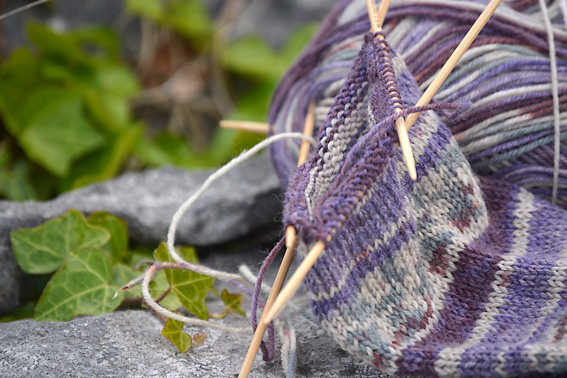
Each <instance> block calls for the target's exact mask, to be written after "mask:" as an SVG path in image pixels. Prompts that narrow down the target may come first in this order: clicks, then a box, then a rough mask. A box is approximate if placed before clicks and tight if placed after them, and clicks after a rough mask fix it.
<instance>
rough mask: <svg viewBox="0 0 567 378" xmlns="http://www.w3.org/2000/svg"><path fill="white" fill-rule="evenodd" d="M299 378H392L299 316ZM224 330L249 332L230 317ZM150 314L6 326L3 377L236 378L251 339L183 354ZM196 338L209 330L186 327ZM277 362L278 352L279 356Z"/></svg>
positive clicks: (0, 345) (0, 352)
mask: <svg viewBox="0 0 567 378" xmlns="http://www.w3.org/2000/svg"><path fill="white" fill-rule="evenodd" d="M297 318H298V319H297V320H298V324H297V332H298V340H297V348H298V363H297V369H296V373H297V375H296V377H298V378H300V377H309V378H318V377H321V378H322V377H325V378H335V377H336V378H338V377H358V378H370V377H386V376H385V375H383V374H379V373H378V372H377V370H376V369H375V368H373V367H371V366H367V365H366V364H365V363H364V362H363V361H361V360H356V359H355V358H354V357H352V356H350V355H348V354H347V353H345V352H344V351H342V350H341V349H340V348H339V347H338V345H337V344H336V343H335V342H333V341H332V340H331V339H330V338H329V337H328V336H327V335H326V334H325V333H323V331H322V330H321V329H320V328H318V326H316V325H314V324H313V323H311V322H309V321H307V320H305V318H303V321H301V318H300V317H297ZM223 321H224V322H225V324H233V325H235V326H244V325H246V321H245V320H244V319H243V318H237V317H235V316H231V317H228V318H226V319H225V320H223ZM162 325H163V324H162V323H161V321H160V320H159V319H158V318H157V317H155V316H154V315H152V314H151V313H150V312H149V311H142V310H128V311H120V312H115V313H112V314H106V315H101V316H96V317H83V318H77V319H75V320H73V321H71V322H66V323H40V322H34V321H32V320H23V321H18V322H13V323H7V324H0V330H1V332H0V376H2V377H6V376H9V377H29V378H31V377H59V378H62V377H78V376H81V377H192V378H209V377H219V378H222V377H231V378H232V377H236V376H237V375H238V372H239V370H240V366H241V364H242V361H243V359H244V355H245V354H246V350H247V349H248V345H249V343H250V340H251V335H250V334H228V333H222V332H220V331H214V330H211V331H208V336H207V339H206V341H205V345H204V346H202V347H193V348H191V349H189V350H188V351H187V352H185V353H184V354H181V353H179V351H178V350H177V349H176V348H175V347H174V346H173V345H172V344H171V343H169V341H167V340H166V339H165V338H164V337H162V336H161V335H160V331H161V328H162ZM185 330H186V331H188V332H189V333H195V332H199V333H201V332H203V330H202V329H197V328H192V327H185ZM276 356H277V353H276ZM283 376H284V373H283V369H282V365H281V362H280V360H279V357H276V358H275V360H274V361H273V362H269V363H265V362H263V361H262V359H261V357H260V356H257V358H256V361H255V363H254V365H253V369H252V372H251V374H250V378H280V377H283Z"/></svg>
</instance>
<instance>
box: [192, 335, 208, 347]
mask: <svg viewBox="0 0 567 378" xmlns="http://www.w3.org/2000/svg"><path fill="white" fill-rule="evenodd" d="M206 339H207V334H206V333H196V334H194V335H193V343H192V344H193V345H195V346H203V345H205V340H206Z"/></svg>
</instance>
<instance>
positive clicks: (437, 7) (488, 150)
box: [269, 0, 567, 208]
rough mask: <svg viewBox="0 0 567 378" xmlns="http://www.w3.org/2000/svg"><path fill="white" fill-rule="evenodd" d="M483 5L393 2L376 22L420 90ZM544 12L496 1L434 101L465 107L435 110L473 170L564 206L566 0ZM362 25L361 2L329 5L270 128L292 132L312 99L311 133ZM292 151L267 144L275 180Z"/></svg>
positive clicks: (278, 98)
mask: <svg viewBox="0 0 567 378" xmlns="http://www.w3.org/2000/svg"><path fill="white" fill-rule="evenodd" d="M483 7H484V3H480V2H478V1H429V0H424V1H420V2H411V1H404V0H399V1H394V2H393V4H392V6H391V9H390V10H389V12H388V15H387V17H386V23H385V24H384V33H385V36H386V40H387V41H388V42H389V43H390V45H391V46H392V47H393V48H394V49H396V51H397V52H398V53H399V54H400V56H401V58H402V59H403V60H404V62H405V63H406V64H407V66H408V69H409V71H410V72H411V73H412V75H413V76H414V77H415V79H416V81H417V82H418V84H419V88H420V90H422V91H423V90H425V88H427V86H428V85H429V83H430V82H431V80H432V79H433V76H434V75H435V74H436V72H437V70H438V69H439V68H440V67H441V65H443V63H445V61H446V60H447V59H448V57H449V55H450V54H451V53H452V51H453V50H454V49H455V46H456V45H457V44H458V43H459V42H460V41H461V39H462V38H463V36H464V34H465V33H466V31H467V30H468V28H469V26H470V25H471V24H472V23H473V22H474V21H475V19H476V18H477V17H478V15H479V13H480V12H481V11H482V9H483ZM545 9H546V7H545V4H543V6H542V5H541V4H540V3H539V2H538V1H537V0H531V1H507V2H505V3H504V4H502V5H501V6H500V7H499V9H498V11H497V12H496V14H495V15H494V16H493V17H492V19H491V21H490V22H489V23H488V24H487V25H486V27H485V28H484V29H483V31H482V33H481V34H480V35H479V36H478V38H477V39H476V40H475V42H474V43H473V45H472V46H471V48H470V49H469V50H468V51H467V53H466V54H465V55H464V57H463V59H461V62H460V63H459V65H458V66H457V68H456V69H455V71H454V72H453V73H452V74H451V75H450V76H449V78H448V80H447V81H446V82H445V84H444V85H443V87H442V88H441V90H440V91H439V92H438V93H437V94H436V96H435V100H436V101H438V102H460V103H464V102H470V103H471V106H470V108H469V109H467V110H464V111H461V112H459V113H458V118H450V117H448V116H447V115H446V114H443V113H440V114H439V115H440V116H441V119H442V120H443V121H444V122H445V124H446V125H447V126H448V127H449V129H450V130H451V132H452V133H453V136H454V137H455V139H456V140H457V142H458V143H459V146H460V148H461V150H462V151H463V153H464V154H465V156H466V157H467V160H468V161H469V162H470V164H471V166H472V168H473V170H474V171H475V172H476V173H478V174H481V175H482V176H485V177H486V176H490V177H494V178H497V179H501V180H504V181H507V182H510V183H513V184H516V185H519V186H522V187H525V188H527V189H528V190H530V191H531V192H532V193H535V194H537V195H539V196H541V197H543V198H545V199H550V200H551V199H552V197H553V196H554V195H553V193H554V192H555V193H556V195H555V197H556V198H554V201H553V202H555V203H556V204H558V205H559V206H562V207H563V208H567V143H566V140H567V131H566V129H565V127H566V124H567V4H565V1H553V2H551V3H549V4H548V10H547V11H546V12H544V10H545ZM549 20H551V21H549ZM548 22H549V25H548ZM367 30H369V24H368V16H367V14H366V9H365V4H364V1H362V0H341V1H339V2H338V3H337V5H336V7H335V8H334V9H333V11H332V12H331V13H330V14H329V15H328V16H327V18H326V19H325V21H324V23H323V25H322V26H321V28H320V31H319V33H318V34H317V35H316V37H315V38H314V39H313V40H312V41H311V43H310V44H309V46H308V47H307V49H306V50H305V51H304V53H303V55H302V57H301V58H300V59H298V60H297V61H296V62H295V64H294V65H293V66H292V67H291V68H290V69H289V71H288V73H287V74H286V75H285V76H284V77H283V79H282V81H281V83H280V85H279V87H278V89H277V90H276V92H275V94H274V98H273V102H272V107H271V111H270V119H269V123H270V125H272V126H273V128H272V130H271V131H272V133H274V134H277V133H281V132H288V131H298V132H301V131H302V129H303V122H304V121H303V120H304V117H305V114H306V109H307V107H308V104H309V103H310V101H314V102H315V103H316V104H317V107H316V113H315V114H316V121H315V126H316V128H315V129H316V132H315V134H314V135H319V133H320V130H321V127H322V126H323V123H324V122H325V120H326V116H327V114H328V112H329V110H330V108H331V105H332V104H333V102H334V97H335V96H336V94H337V93H338V90H339V89H340V88H341V87H342V85H343V83H344V81H345V79H346V77H347V75H348V73H349V71H350V68H351V66H352V64H353V61H354V59H355V58H356V56H357V54H358V51H359V50H360V46H361V45H362V42H363V35H364V33H365V32H366V31H367ZM550 35H551V37H550ZM551 58H554V61H555V69H554V66H553V65H552V64H551V63H552V62H551ZM555 76H556V77H555ZM554 77H555V78H554ZM554 85H556V86H557V88H556V89H557V92H556V93H557V97H558V98H557V103H556V104H554V102H555V99H554V96H553V94H554V92H555V90H554V88H553V87H554ZM411 105H415V104H411ZM297 151H298V142H296V141H286V142H282V143H278V144H276V145H274V146H273V147H271V152H272V161H273V163H274V166H275V168H276V170H277V172H278V174H279V175H280V177H282V180H283V182H284V184H285V182H286V181H287V179H288V177H289V175H290V174H291V172H292V171H293V170H294V169H295V162H296V161H297ZM554 175H555V176H556V177H554Z"/></svg>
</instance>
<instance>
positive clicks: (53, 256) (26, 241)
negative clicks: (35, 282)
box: [10, 210, 110, 274]
mask: <svg viewBox="0 0 567 378" xmlns="http://www.w3.org/2000/svg"><path fill="white" fill-rule="evenodd" d="M109 238H110V235H109V234H108V232H107V231H105V230H103V229H100V228H97V227H92V226H89V225H88V224H87V222H86V221H85V218H83V216H82V214H81V213H79V212H78V211H77V210H69V211H68V212H67V213H65V214H63V215H62V216H61V217H59V218H56V219H52V220H50V221H47V222H45V223H44V224H42V225H40V226H38V227H35V228H31V229H25V230H19V231H12V232H11V233H10V240H11V241H12V248H13V249H14V254H15V256H16V261H17V262H18V265H19V266H20V268H21V269H22V270H23V271H24V272H26V273H29V274H44V273H51V272H53V271H55V270H56V269H57V268H59V267H60V266H61V264H63V261H64V260H65V257H66V256H67V255H68V254H69V253H71V251H74V250H76V249H79V248H98V247H101V246H102V245H104V244H105V243H106V242H107V241H108V240H109Z"/></svg>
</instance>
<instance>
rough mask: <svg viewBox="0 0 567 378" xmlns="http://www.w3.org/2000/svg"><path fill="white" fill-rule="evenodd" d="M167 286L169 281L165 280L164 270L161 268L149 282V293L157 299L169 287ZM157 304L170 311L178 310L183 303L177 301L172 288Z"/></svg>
mask: <svg viewBox="0 0 567 378" xmlns="http://www.w3.org/2000/svg"><path fill="white" fill-rule="evenodd" d="M169 287H170V285H169V282H167V279H166V278H165V272H164V271H163V270H161V271H159V272H157V273H156V275H155V276H154V279H153V280H152V282H150V287H149V289H150V295H151V296H152V298H154V299H158V298H159V297H161V296H162V295H163V294H164V293H165V291H166V290H167V289H169ZM159 304H160V306H162V307H165V308H167V309H168V310H172V311H175V310H178V309H179V308H181V307H182V306H183V304H182V303H181V302H180V301H179V298H177V294H175V292H174V291H173V290H171V291H170V292H169V294H167V295H166V296H165V298H163V299H162V300H161V302H159Z"/></svg>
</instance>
